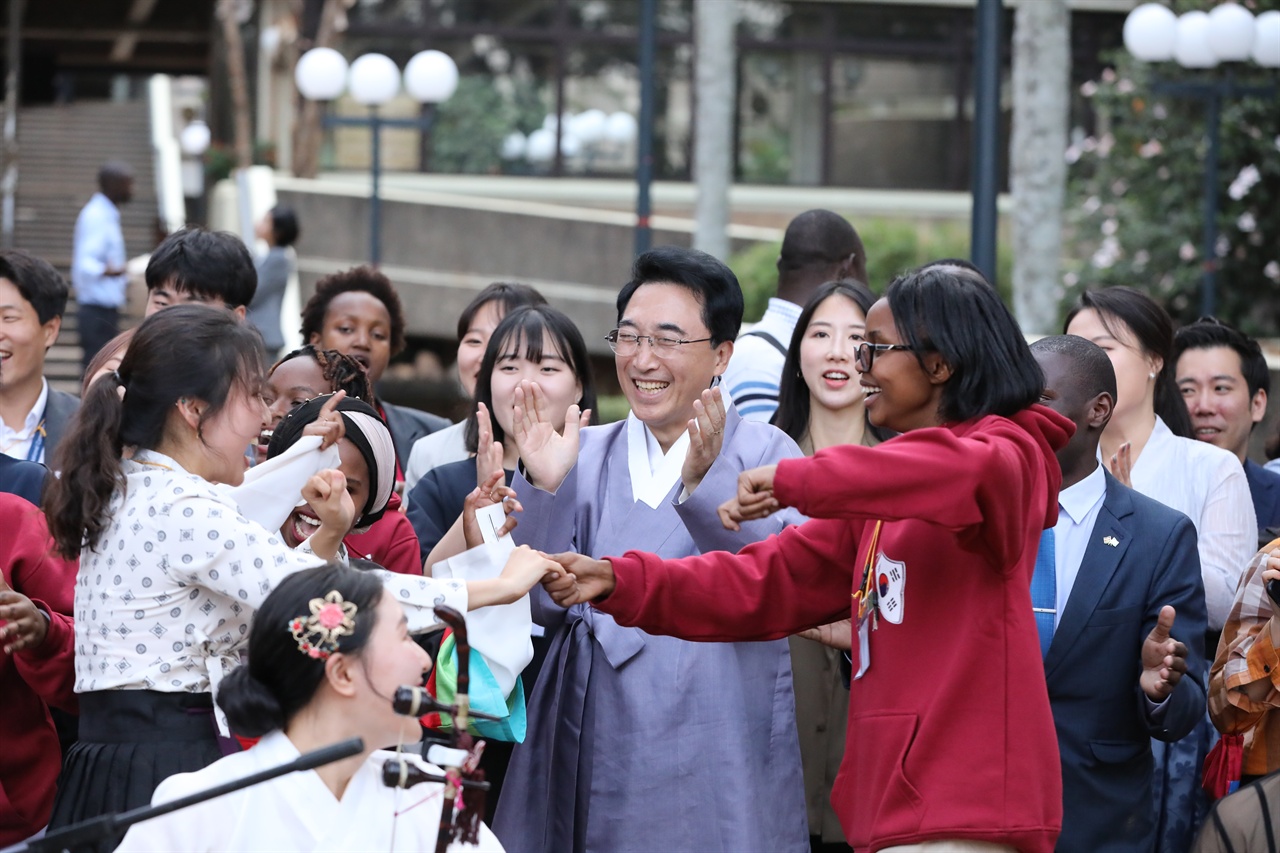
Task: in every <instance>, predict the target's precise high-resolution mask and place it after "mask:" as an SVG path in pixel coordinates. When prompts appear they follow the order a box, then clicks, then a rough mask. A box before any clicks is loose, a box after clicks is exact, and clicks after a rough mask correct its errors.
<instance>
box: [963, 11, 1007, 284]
mask: <svg viewBox="0 0 1280 853" xmlns="http://www.w3.org/2000/svg"><path fill="white" fill-rule="evenodd" d="M1002 14H1003V9H1002V4H1001V0H978V5H977V8H976V10H975V12H974V25H975V30H976V36H977V39H976V44H975V46H974V87H973V88H974V91H973V95H974V97H973V173H972V175H971V176H970V187H971V192H972V195H973V216H972V225H971V232H970V240H971V242H970V255H971V256H972V259H973V263H974V264H975V265H976V266H977V267H978V269H980V270H982V272H983V274H984V275H985V276H986V277H987V280H988V281H990V282H991V283H992V284H995V283H996V194H997V179H998V174H997V170H998V167H999V165H1000V54H1001V50H1002V45H1001V41H1000V18H1001V15H1002Z"/></svg>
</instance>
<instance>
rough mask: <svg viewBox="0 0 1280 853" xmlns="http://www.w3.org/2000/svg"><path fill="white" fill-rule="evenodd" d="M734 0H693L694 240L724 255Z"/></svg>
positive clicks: (733, 78)
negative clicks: (695, 200)
mask: <svg viewBox="0 0 1280 853" xmlns="http://www.w3.org/2000/svg"><path fill="white" fill-rule="evenodd" d="M737 5H738V4H737V3H736V2H725V0H695V2H694V15H695V18H694V27H693V32H694V39H695V52H694V64H695V74H694V85H695V86H696V90H695V95H694V99H695V102H696V103H697V105H698V110H697V118H696V120H695V121H696V123H695V125H694V147H693V178H694V180H695V181H696V182H697V202H696V204H695V207H694V220H695V227H694V234H693V245H694V248H696V249H701V250H702V251H704V252H706V253H707V254H710V255H714V256H715V257H717V258H720V259H722V260H724V259H726V258H728V256H729V232H728V228H729V186H730V184H731V183H732V182H733V110H734V106H735V105H736V103H737V93H736V91H735V85H734V84H735V82H736V75H735V60H736V50H735V48H736V44H735V42H734V28H735V25H736V24H737V21H738V8H737Z"/></svg>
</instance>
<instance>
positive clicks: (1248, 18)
mask: <svg viewBox="0 0 1280 853" xmlns="http://www.w3.org/2000/svg"><path fill="white" fill-rule="evenodd" d="M1255 29H1257V27H1256V25H1255V21H1254V17H1253V13H1252V12H1250V11H1249V10H1248V9H1246V8H1244V7H1243V6H1241V5H1240V4H1239V3H1223V4H1222V5H1221V6H1214V7H1213V9H1212V10H1210V12H1209V48H1210V49H1211V50H1212V51H1213V53H1214V55H1215V56H1216V57H1218V61H1219V62H1243V61H1244V60H1246V59H1248V58H1249V54H1250V53H1251V52H1252V51H1253V36H1254V30H1255Z"/></svg>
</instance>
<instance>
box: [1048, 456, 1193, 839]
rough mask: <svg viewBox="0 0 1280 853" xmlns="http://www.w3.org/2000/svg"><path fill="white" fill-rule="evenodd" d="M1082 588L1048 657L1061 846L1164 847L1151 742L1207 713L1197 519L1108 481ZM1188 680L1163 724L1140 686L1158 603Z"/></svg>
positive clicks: (1178, 734) (1182, 731)
mask: <svg viewBox="0 0 1280 853" xmlns="http://www.w3.org/2000/svg"><path fill="white" fill-rule="evenodd" d="M1106 479H1107V492H1106V497H1105V498H1104V499H1103V504H1102V508H1101V509H1100V510H1099V511H1098V518H1097V521H1095V522H1094V527H1093V532H1092V533H1091V534H1090V539H1089V544H1088V546H1087V549H1086V551H1085V555H1084V559H1083V560H1082V561H1081V563H1080V571H1079V574H1077V576H1076V580H1075V585H1074V586H1073V587H1072V589H1071V595H1070V596H1069V597H1068V599H1067V603H1066V607H1065V608H1064V609H1063V611H1062V618H1061V620H1060V621H1059V623H1058V628H1057V630H1056V631H1055V632H1054V634H1053V642H1052V643H1051V644H1050V646H1049V652H1048V654H1047V655H1046V656H1045V660H1044V668H1045V680H1046V681H1047V682H1048V685H1049V703H1050V705H1051V706H1052V708H1053V720H1054V725H1055V726H1056V728H1057V730H1058V749H1059V751H1060V753H1061V756H1062V782H1063V785H1062V793H1063V820H1062V835H1061V836H1060V837H1059V839H1058V846H1057V850H1058V851H1071V853H1075V851H1082V853H1083V852H1084V851H1088V853H1097V852H1098V851H1121V850H1123V851H1126V853H1132V851H1150V850H1154V849H1155V841H1156V832H1155V826H1154V822H1153V820H1154V815H1155V810H1154V809H1153V808H1152V772H1153V760H1152V756H1151V738H1157V739H1159V740H1162V741H1175V740H1179V739H1180V738H1182V737H1183V736H1185V735H1186V734H1187V733H1189V732H1190V731H1191V730H1192V728H1194V726H1195V724H1196V722H1197V721H1198V720H1199V719H1200V718H1201V717H1203V716H1204V714H1205V707H1206V705H1205V688H1204V683H1205V682H1204V679H1205V660H1204V632H1205V599H1204V582H1203V581H1202V580H1201V578H1200V556H1199V553H1198V552H1197V551H1196V531H1195V527H1194V526H1193V525H1192V524H1191V521H1190V519H1188V518H1187V517H1186V516H1185V515H1183V514H1182V513H1180V512H1177V511H1175V510H1172V509H1170V508H1169V507H1166V506H1165V505H1164V504H1161V503H1158V502H1157V501H1154V500H1152V499H1150V498H1147V497H1144V496H1143V495H1140V494H1138V493H1137V492H1135V491H1134V490H1132V489H1129V488H1126V487H1125V486H1123V485H1121V484H1120V483H1119V482H1118V481H1117V480H1115V479H1114V478H1113V477H1112V476H1111V475H1110V474H1107V475H1106ZM1166 604H1170V605H1173V607H1174V608H1175V609H1176V610H1177V618H1176V619H1175V620H1174V623H1173V630H1172V632H1171V633H1172V635H1173V637H1174V639H1177V640H1181V641H1182V642H1183V643H1185V644H1186V646H1187V673H1186V675H1184V676H1183V678H1182V680H1181V681H1179V682H1178V686H1177V687H1176V688H1175V689H1174V691H1173V693H1172V695H1170V696H1169V698H1168V700H1167V701H1168V705H1167V707H1166V708H1165V709H1164V715H1163V717H1161V718H1160V722H1159V723H1155V722H1153V721H1152V719H1151V717H1150V716H1149V715H1148V712H1147V699H1146V696H1145V694H1143V692H1142V689H1141V687H1139V685H1138V677H1139V676H1140V675H1141V673H1142V643H1143V641H1144V640H1146V638H1147V635H1148V634H1149V633H1150V632H1151V630H1152V629H1153V628H1154V627H1155V624H1156V617H1157V616H1158V615H1159V613H1160V608H1161V607H1163V606H1164V605H1166Z"/></svg>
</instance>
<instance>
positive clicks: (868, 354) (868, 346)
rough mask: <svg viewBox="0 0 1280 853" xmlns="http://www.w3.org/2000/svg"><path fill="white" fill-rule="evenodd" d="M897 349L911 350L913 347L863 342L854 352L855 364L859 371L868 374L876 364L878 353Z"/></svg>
mask: <svg viewBox="0 0 1280 853" xmlns="http://www.w3.org/2000/svg"><path fill="white" fill-rule="evenodd" d="M896 349H902V350H909V349H911V347H909V346H907V345H906V344H872V343H867V342H866V341H863V342H862V343H860V344H858V348H857V349H855V350H854V351H853V363H854V364H856V365H857V367H858V370H860V371H862V372H863V373H866V372H867V371H869V370H870V369H871V365H873V364H875V361H876V353H881V352H893V351H894V350H896Z"/></svg>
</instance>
